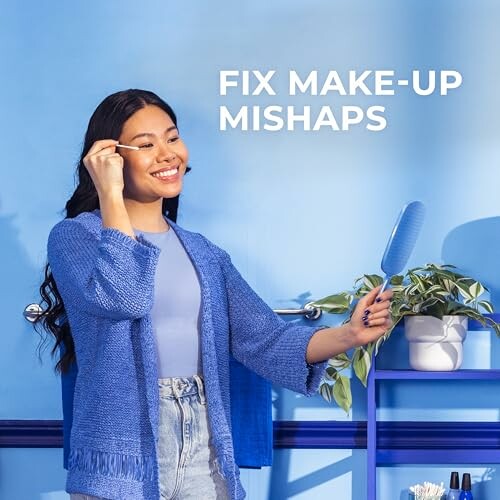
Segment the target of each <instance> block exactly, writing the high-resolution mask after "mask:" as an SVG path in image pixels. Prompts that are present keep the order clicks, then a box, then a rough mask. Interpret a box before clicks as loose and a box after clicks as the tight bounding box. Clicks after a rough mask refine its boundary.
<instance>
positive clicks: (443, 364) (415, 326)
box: [405, 316, 467, 372]
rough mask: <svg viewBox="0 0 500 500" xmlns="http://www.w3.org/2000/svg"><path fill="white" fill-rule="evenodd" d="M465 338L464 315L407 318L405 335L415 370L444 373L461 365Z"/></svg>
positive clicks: (411, 363)
mask: <svg viewBox="0 0 500 500" xmlns="http://www.w3.org/2000/svg"><path fill="white" fill-rule="evenodd" d="M466 335H467V317H466V316H443V319H442V320H440V319H437V318H434V317H433V316H406V317H405V336H406V338H407V339H408V341H409V342H410V366H411V367H412V368H413V369H414V370H421V371H440V372H447V371H453V370H458V369H459V368H460V366H461V365H462V360H463V349H462V343H463V341H464V340H465V337H466Z"/></svg>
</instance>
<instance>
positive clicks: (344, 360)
mask: <svg viewBox="0 0 500 500" xmlns="http://www.w3.org/2000/svg"><path fill="white" fill-rule="evenodd" d="M350 364H351V360H350V359H349V356H347V354H345V353H344V352H342V353H340V354H337V355H336V356H334V357H333V358H331V359H329V360H328V365H329V366H332V367H333V368H335V369H336V370H343V369H344V368H347V367H348V366H350Z"/></svg>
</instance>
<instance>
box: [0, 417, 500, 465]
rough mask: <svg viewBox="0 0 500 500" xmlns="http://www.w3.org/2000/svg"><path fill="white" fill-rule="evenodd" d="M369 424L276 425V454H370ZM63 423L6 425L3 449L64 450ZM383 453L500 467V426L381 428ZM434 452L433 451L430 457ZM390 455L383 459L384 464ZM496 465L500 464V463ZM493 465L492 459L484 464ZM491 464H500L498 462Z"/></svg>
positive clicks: (0, 435)
mask: <svg viewBox="0 0 500 500" xmlns="http://www.w3.org/2000/svg"><path fill="white" fill-rule="evenodd" d="M366 424H367V423H366V421H350V422H340V421H334V420H329V421H286V420H285V421H275V422H273V428H274V429H273V430H274V448H275V449H283V448H288V449H293V448H295V449H306V448H308V449H366ZM62 443H63V442H62V421H61V420H0V448H61V447H62ZM377 447H379V448H380V449H381V450H382V451H383V452H384V453H387V450H391V451H390V452H391V453H393V456H395V455H394V454H398V453H400V454H403V453H404V452H405V450H411V453H415V452H418V453H425V452H427V453H428V455H427V461H429V458H431V460H430V461H431V462H432V457H434V456H438V455H437V453H439V450H437V448H441V449H442V448H444V450H443V453H450V452H452V453H454V450H467V452H468V453H469V454H470V453H471V451H474V450H479V451H481V453H486V454H490V455H491V454H493V453H497V455H495V457H497V459H498V463H500V422H389V421H383V422H379V423H378V425H377ZM429 450H430V451H429ZM383 457H384V455H381V459H383ZM495 460H496V459H495ZM484 461H485V462H486V461H487V460H486V459H485V460H484ZM491 463H497V462H494V461H492V462H491Z"/></svg>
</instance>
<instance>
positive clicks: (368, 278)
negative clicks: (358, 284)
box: [363, 274, 384, 290]
mask: <svg viewBox="0 0 500 500" xmlns="http://www.w3.org/2000/svg"><path fill="white" fill-rule="evenodd" d="M363 282H364V284H365V286H366V287H367V288H368V289H369V290H373V289H374V288H377V287H378V286H379V285H381V284H382V283H383V282H384V280H383V278H382V277H381V276H379V275H378V274H365V275H364V276H363Z"/></svg>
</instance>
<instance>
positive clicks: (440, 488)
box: [410, 481, 445, 500]
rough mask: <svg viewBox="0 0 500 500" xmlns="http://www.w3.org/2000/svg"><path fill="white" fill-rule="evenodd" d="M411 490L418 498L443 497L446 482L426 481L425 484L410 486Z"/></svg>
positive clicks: (424, 499)
mask: <svg viewBox="0 0 500 500" xmlns="http://www.w3.org/2000/svg"><path fill="white" fill-rule="evenodd" d="M410 491H411V492H412V493H413V494H414V495H415V499H416V500H426V499H427V498H433V499H434V498H441V496H442V495H443V494H444V492H445V487H444V483H441V484H440V485H439V484H433V483H429V482H428V481H425V482H424V484H416V485H414V486H410Z"/></svg>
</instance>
